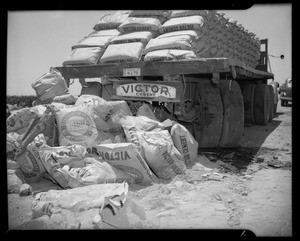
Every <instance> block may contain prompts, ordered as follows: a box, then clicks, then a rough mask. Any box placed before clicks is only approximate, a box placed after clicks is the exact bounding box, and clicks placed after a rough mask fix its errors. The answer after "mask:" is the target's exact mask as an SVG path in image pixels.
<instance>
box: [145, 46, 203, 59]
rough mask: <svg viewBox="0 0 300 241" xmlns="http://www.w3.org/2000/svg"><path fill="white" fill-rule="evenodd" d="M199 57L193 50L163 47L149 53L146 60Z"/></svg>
mask: <svg viewBox="0 0 300 241" xmlns="http://www.w3.org/2000/svg"><path fill="white" fill-rule="evenodd" d="M194 58H197V56H196V54H195V53H194V51H192V50H181V49H162V50H155V51H151V52H149V53H147V54H146V55H145V57H144V61H163V60H182V59H194Z"/></svg>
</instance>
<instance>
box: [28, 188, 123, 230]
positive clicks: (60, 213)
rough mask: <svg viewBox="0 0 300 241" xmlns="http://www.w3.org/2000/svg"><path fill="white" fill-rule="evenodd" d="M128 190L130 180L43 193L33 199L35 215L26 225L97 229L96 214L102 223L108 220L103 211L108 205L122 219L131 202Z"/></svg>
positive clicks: (49, 227) (50, 227) (43, 227)
mask: <svg viewBox="0 0 300 241" xmlns="http://www.w3.org/2000/svg"><path fill="white" fill-rule="evenodd" d="M127 193H128V184H127V183H107V184H101V185H99V184H98V185H90V186H86V187H80V188H74V189H68V190H49V191H48V192H40V193H38V194H37V195H36V196H35V200H34V201H33V202H32V217H33V218H32V220H29V221H28V222H27V226H23V227H25V228H26V227H27V229H37V228H42V229H94V228H95V227H94V219H95V217H98V216H100V220H99V222H101V221H102V220H103V222H105V217H104V215H103V214H104V213H103V211H105V210H106V209H108V206H109V208H111V209H112V211H113V213H114V214H115V215H116V216H117V217H118V218H119V212H120V210H122V206H123V205H124V204H125V203H126V201H127ZM45 217H46V218H45ZM121 221H124V220H121ZM109 223H110V222H109ZM98 225H101V224H100V223H98ZM34 226H37V228H34Z"/></svg>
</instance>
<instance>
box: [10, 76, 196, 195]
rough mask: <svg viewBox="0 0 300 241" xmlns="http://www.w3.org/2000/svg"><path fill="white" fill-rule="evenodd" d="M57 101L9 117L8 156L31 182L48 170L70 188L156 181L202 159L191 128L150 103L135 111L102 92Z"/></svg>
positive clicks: (44, 83)
mask: <svg viewBox="0 0 300 241" xmlns="http://www.w3.org/2000/svg"><path fill="white" fill-rule="evenodd" d="M45 76H49V75H47V74H46V75H45ZM59 78H61V80H63V81H64V79H63V78H62V76H60V77H59ZM56 80H57V79H55V78H51V81H52V82H54V83H56V82H55V81H56ZM51 81H48V82H47V81H43V79H41V80H39V84H38V85H34V86H35V88H36V86H38V91H41V90H45V89H47V88H48V87H49V86H50V88H51V87H52V86H53V85H51V84H50V82H51ZM35 83H37V81H35ZM41 92H42V91H41ZM50 92H51V91H50ZM66 92H68V89H66V90H65V93H66ZM51 100H52V101H51V103H47V104H43V105H36V106H33V107H30V108H29V107H26V108H23V109H19V110H16V111H14V112H12V114H11V115H10V116H9V117H8V118H7V155H8V156H9V157H10V160H11V161H14V162H16V164H17V165H18V168H19V170H20V171H21V173H22V175H23V177H24V180H25V181H26V182H28V183H29V184H30V183H35V182H38V181H39V180H41V178H42V177H43V176H44V175H45V174H47V175H50V176H51V178H52V180H53V181H54V182H56V183H57V184H58V185H59V186H60V187H61V188H65V189H68V188H75V187H82V186H87V185H93V184H103V183H122V182H127V183H128V184H129V185H130V184H133V183H134V184H140V185H149V184H153V183H157V182H160V181H164V180H171V179H172V178H173V177H175V176H176V175H179V174H184V173H185V170H186V167H188V166H189V165H191V164H193V162H194V161H195V159H196V157H197V149H198V143H197V142H196V141H195V140H194V138H193V137H192V135H191V134H190V133H189V132H188V130H187V129H186V128H185V127H184V126H182V125H181V124H179V123H176V122H174V121H170V120H169V122H168V121H167V122H160V121H158V120H157V118H156V116H155V114H154V113H153V112H152V110H151V108H149V105H148V104H147V103H143V104H142V105H141V106H140V107H139V109H138V110H137V111H136V113H135V115H133V114H132V112H131V110H130V108H129V106H128V104H127V102H126V101H106V100H104V99H103V98H101V97H99V96H96V95H81V96H79V97H76V98H75V97H74V98H73V97H72V98H71V97H70V96H68V97H67V96H66V95H58V96H55V97H52V98H51ZM166 123H168V124H166Z"/></svg>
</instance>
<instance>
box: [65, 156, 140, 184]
mask: <svg viewBox="0 0 300 241" xmlns="http://www.w3.org/2000/svg"><path fill="white" fill-rule="evenodd" d="M84 162H85V167H82V168H70V169H69V170H67V169H65V167H64V168H62V170H64V171H68V172H69V175H71V176H74V177H75V178H76V179H77V180H78V186H88V185H93V184H102V183H122V182H127V183H128V184H129V185H130V184H132V183H134V180H135V179H134V178H133V177H132V176H130V175H129V174H127V173H126V172H124V171H122V170H121V169H118V168H115V167H114V166H112V165H110V164H109V163H107V162H103V161H101V160H100V158H98V159H97V158H96V157H93V158H91V157H89V158H85V159H84ZM72 169H75V170H72ZM76 169H77V170H76Z"/></svg>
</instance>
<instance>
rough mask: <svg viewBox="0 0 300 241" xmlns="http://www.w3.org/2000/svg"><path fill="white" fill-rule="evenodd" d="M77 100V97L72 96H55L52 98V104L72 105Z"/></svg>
mask: <svg viewBox="0 0 300 241" xmlns="http://www.w3.org/2000/svg"><path fill="white" fill-rule="evenodd" d="M77 99H78V97H77V96H74V95H72V94H66V95H60V96H55V97H54V98H53V102H56V103H62V104H65V105H74V104H75V103H76V101H77Z"/></svg>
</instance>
